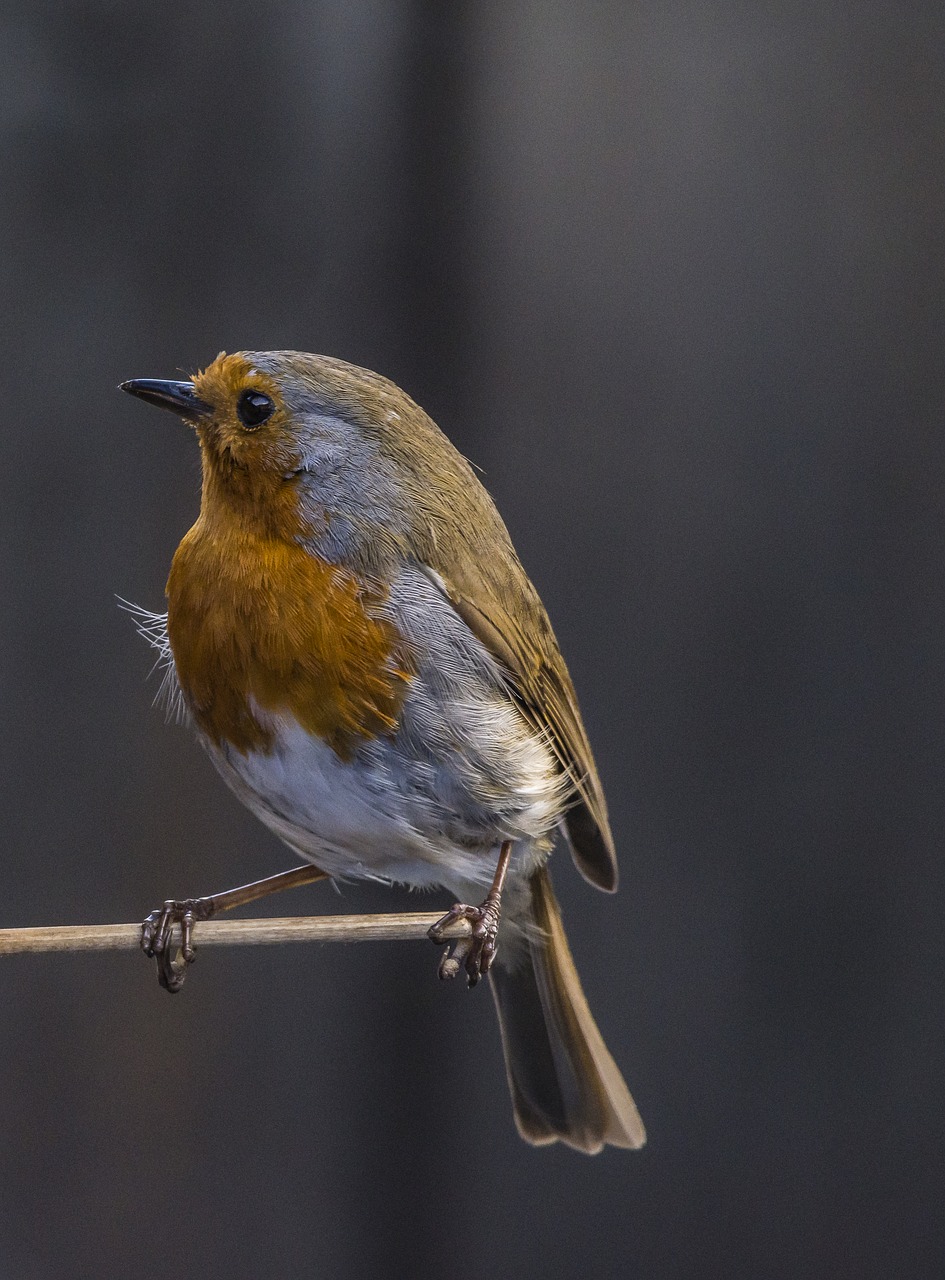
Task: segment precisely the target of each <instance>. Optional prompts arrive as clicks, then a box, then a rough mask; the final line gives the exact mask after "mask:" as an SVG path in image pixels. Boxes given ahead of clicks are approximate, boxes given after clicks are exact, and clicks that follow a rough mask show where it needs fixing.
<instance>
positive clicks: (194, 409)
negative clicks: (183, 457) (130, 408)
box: [118, 378, 213, 422]
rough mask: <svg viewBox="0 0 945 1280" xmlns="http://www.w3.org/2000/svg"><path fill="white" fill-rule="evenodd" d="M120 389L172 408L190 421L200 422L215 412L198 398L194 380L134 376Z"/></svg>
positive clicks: (163, 406) (173, 411) (160, 406)
mask: <svg viewBox="0 0 945 1280" xmlns="http://www.w3.org/2000/svg"><path fill="white" fill-rule="evenodd" d="M118 390H119V391H127V392H128V394H129V395H130V396H137V397H138V399H139V400H147V402H148V404H156V405H157V406H158V408H159V409H170V410H171V412H172V413H176V414H179V415H180V417H182V418H186V419H187V421H188V422H199V421H200V419H201V418H207V417H209V416H210V414H212V413H213V407H212V406H211V405H209V404H205V403H204V402H203V400H198V399H197V397H196V395H195V394H194V384H193V383H192V382H163V381H162V380H161V379H160V378H132V380H131V381H130V382H123V383H122V384H121V386H120V387H119V388H118Z"/></svg>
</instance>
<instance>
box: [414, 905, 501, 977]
mask: <svg viewBox="0 0 945 1280" xmlns="http://www.w3.org/2000/svg"><path fill="white" fill-rule="evenodd" d="M501 901H502V895H501V893H497V892H495V890H490V891H489V894H488V895H487V897H486V900H485V902H483V904H482V906H481V907H468V906H466V904H465V903H463V902H456V903H454V904H453V906H451V907H450V909H449V911H447V913H446V915H445V916H443V917H442V919H440V920H437V922H436V924H434V925H431V926H430V928H429V930H428V936H429V938H430V939H431V940H432V941H433V942H436V943H443V942H449V941H450V939H448V938H444V936H443V932H444V930H445V929H446V928H447V926H448V925H451V924H455V923H456V921H457V920H468V921H469V923H470V924H471V925H472V932H471V933H470V934H469V935H468V936H467V937H464V938H456V939H455V940H453V941H452V942H451V945H450V948H449V950H448V951H447V952H446V954H445V955H444V956H443V959H442V960H441V961H440V968H439V974H440V978H441V979H443V980H446V979H448V978H455V977H456V975H457V974H458V973H459V971H460V968H464V969H465V970H466V980H467V982H468V984H469V986H471V987H474V986H475V985H476V983H477V982H478V981H479V979H480V978H481V977H483V975H484V974H487V973H488V972H489V970H490V969H491V968H492V962H493V960H494V959H495V955H496V950H497V949H498V941H497V939H498V934H499V913H500V906H501Z"/></svg>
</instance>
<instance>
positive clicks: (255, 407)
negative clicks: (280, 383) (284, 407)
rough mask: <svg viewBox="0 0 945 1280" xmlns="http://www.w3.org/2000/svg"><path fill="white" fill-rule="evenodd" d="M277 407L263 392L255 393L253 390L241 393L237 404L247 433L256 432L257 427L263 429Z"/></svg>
mask: <svg viewBox="0 0 945 1280" xmlns="http://www.w3.org/2000/svg"><path fill="white" fill-rule="evenodd" d="M275 407H276V406H275V405H274V404H273V403H272V401H271V400H270V399H269V397H268V396H264V395H263V393H262V392H261V391H253V389H252V388H250V389H249V390H247V391H243V392H241V393H240V398H239V399H238V400H237V402H236V412H237V414H238V415H239V420H240V422H242V424H243V426H244V427H245V428H246V430H247V431H255V430H256V428H257V427H261V426H262V424H263V423H264V422H265V421H266V419H267V418H268V417H270V415H271V414H272V411H273V409H275Z"/></svg>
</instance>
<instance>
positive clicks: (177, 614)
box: [167, 355, 410, 758]
mask: <svg viewBox="0 0 945 1280" xmlns="http://www.w3.org/2000/svg"><path fill="white" fill-rule="evenodd" d="M194 386H195V389H196V393H197V396H198V397H199V398H200V399H201V400H204V401H205V402H206V403H208V404H210V405H212V406H213V408H214V410H215V412H214V416H213V418H212V419H211V420H210V421H208V422H207V423H206V424H201V425H200V427H199V428H198V432H199V435H200V444H201V453H202V458H203V497H202V503H201V510H200V517H199V519H198V520H197V523H196V524H195V525H194V527H193V528H192V529H191V530H190V532H189V533H188V534H187V536H186V537H185V538H184V540H183V542H182V543H181V545H180V546H179V547H178V549H177V553H176V555H175V556H174V562H173V564H172V566H171V573H170V577H169V579H168V583H167V596H168V635H169V638H170V642H171V648H172V650H173V653H174V662H175V666H176V668H177V675H178V679H179V680H180V684H181V688H182V690H183V692H184V696H185V698H186V700H187V703H188V705H189V706H190V708H191V711H192V712H193V715H194V718H195V719H196V721H197V723H198V725H199V726H200V728H201V729H202V730H203V732H204V733H206V735H207V736H208V737H209V738H210V739H211V741H213V742H214V743H216V744H217V745H218V746H220V745H222V744H223V743H225V742H226V743H229V744H230V745H231V746H233V747H235V748H236V750H238V751H241V752H244V753H245V752H247V751H251V750H262V751H268V750H270V749H271V748H272V746H273V731H272V729H271V728H270V727H269V726H268V725H267V723H266V721H267V716H266V714H265V713H267V712H269V713H280V712H287V713H289V714H291V715H292V716H293V717H294V718H295V719H296V720H297V721H298V722H299V724H301V725H302V727H303V728H305V729H307V730H308V731H309V732H310V733H313V734H316V735H317V736H318V737H320V738H322V739H323V740H324V741H325V742H327V743H329V745H330V746H331V747H332V748H333V749H334V750H335V751H336V752H337V753H338V754H339V755H340V756H341V757H342V758H348V757H349V756H350V755H351V753H352V751H353V749H354V747H355V745H356V744H357V741H358V740H359V739H362V738H370V737H376V736H377V735H378V734H380V733H384V732H388V731H390V730H391V729H393V728H394V727H395V726H396V723H397V717H398V714H399V712H400V707H401V703H402V702H403V698H404V694H405V692H406V688H407V682H408V681H409V678H410V676H409V663H408V659H407V654H406V646H405V644H404V642H403V640H402V639H401V637H400V636H399V635H398V634H397V632H396V630H395V628H394V627H393V626H392V625H391V624H390V623H388V622H385V621H383V620H381V619H378V618H376V617H372V616H371V615H370V614H369V613H368V608H369V607H370V606H371V605H372V604H373V605H376V604H377V603H379V602H380V600H381V598H382V594H381V593H380V592H379V591H373V593H372V591H371V590H370V589H367V588H365V587H364V585H362V584H359V583H358V582H357V581H356V579H355V578H354V577H353V575H352V574H350V573H349V572H347V571H345V570H343V569H341V568H339V567H338V566H335V565H330V564H327V563H326V562H325V561H323V560H320V559H319V558H318V557H317V556H315V555H313V554H312V553H311V552H310V551H308V550H306V548H305V547H304V546H302V545H301V542H302V540H303V539H304V538H305V536H306V535H310V534H311V533H312V531H313V529H314V528H315V527H317V525H318V522H319V519H320V518H321V517H320V513H319V511H318V510H317V509H315V508H314V507H311V509H309V508H308V507H307V509H306V512H305V514H304V515H303V513H302V511H301V510H300V507H299V501H298V499H299V491H298V486H297V483H296V482H295V481H294V480H293V479H292V478H291V472H292V467H293V465H294V463H295V453H294V441H293V432H292V422H291V417H290V414H289V411H288V410H287V409H286V407H285V406H284V404H283V403H282V400H281V397H280V395H279V391H278V388H277V387H276V385H275V383H274V382H273V380H272V379H271V378H269V377H268V376H267V375H265V374H262V373H260V372H258V371H257V370H254V369H253V368H252V367H251V365H250V364H249V362H248V361H247V360H246V359H245V358H244V357H243V356H239V355H234V356H227V355H220V356H218V357H217V359H216V360H215V361H214V362H213V364H211V365H210V366H208V368H207V369H206V370H205V371H204V372H203V373H201V374H198V375H197V376H196V377H195V378H194ZM247 389H251V390H252V389H256V390H259V391H261V392H263V393H264V394H265V395H268V396H269V397H270V398H271V399H272V400H273V402H274V404H275V405H276V409H275V412H274V413H273V415H272V417H271V418H269V419H267V421H266V422H265V424H264V425H263V426H262V427H261V428H260V430H258V431H253V432H246V431H245V430H241V429H240V426H239V420H238V418H237V415H236V404H237V401H238V398H239V395H240V393H241V392H242V391H244V390H247Z"/></svg>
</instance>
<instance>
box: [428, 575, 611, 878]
mask: <svg viewBox="0 0 945 1280" xmlns="http://www.w3.org/2000/svg"><path fill="white" fill-rule="evenodd" d="M507 569H511V571H512V576H514V577H515V578H517V579H518V581H516V582H515V583H514V584H508V585H510V586H513V585H514V587H515V589H516V590H515V601H516V606H517V607H516V615H517V616H513V614H512V612H511V611H510V610H509V609H506V608H503V606H502V604H501V602H500V600H499V599H498V598H497V596H498V594H499V591H501V587H499V584H497V583H495V582H494V581H493V582H490V581H489V579H488V578H487V577H486V576H485V575H484V574H483V575H482V576H481V577H480V576H479V575H478V574H477V575H476V580H475V582H464V583H463V584H462V585H460V584H458V583H456V582H454V581H450V580H448V579H446V578H445V577H444V576H443V574H442V572H439V571H438V572H437V578H439V580H440V582H441V584H442V585H443V587H444V588H445V591H446V594H447V597H448V598H449V600H450V601H451V603H452V605H453V608H454V609H455V610H456V612H457V613H458V614H459V616H460V617H461V618H462V619H463V621H464V622H465V623H466V625H467V626H468V627H469V629H470V631H472V633H473V634H474V635H475V636H477V637H478V639H479V640H481V641H482V643H483V644H484V645H485V646H486V648H487V649H488V650H489V651H490V653H492V654H493V656H494V657H495V658H497V659H498V661H499V662H500V663H501V664H502V666H503V667H504V668H505V670H506V671H507V672H508V676H509V688H510V692H511V693H512V695H513V696H514V698H515V700H516V702H517V703H518V705H519V706H520V708H521V710H522V712H523V713H524V715H525V716H526V717H527V719H528V720H529V721H530V722H531V723H532V724H533V725H534V726H535V728H536V729H538V730H539V731H540V732H541V733H543V734H546V735H547V737H548V740H549V741H550V743H551V745H552V748H553V750H554V752H555V755H556V756H557V757H558V760H559V761H560V762H561V767H562V769H563V770H565V771H566V772H567V773H568V774H570V776H571V778H572V779H573V781H574V788H575V796H574V802H573V804H572V806H571V808H569V809H568V811H567V813H566V814H565V819H564V824H565V830H566V832H567V835H568V841H569V843H570V846H571V853H572V856H573V858H574V862H575V865H576V866H577V868H578V870H579V871H580V872H581V874H582V875H583V876H584V877H585V879H587V880H589V881H590V882H591V884H593V885H596V886H597V888H599V889H604V890H606V891H607V892H609V893H613V892H614V891H615V890H616V888H617V855H616V852H615V850H614V838H613V836H612V834H611V831H610V823H609V822H608V819H607V802H606V801H605V799H604V791H603V788H602V786H601V782H600V778H599V776H598V773H597V766H596V765H595V763H594V756H593V754H592V752H591V745H590V743H589V742H588V739H587V732H586V731H585V728H584V724H583V721H582V720H581V713H580V711H579V710H578V704H577V695H576V693H575V692H574V685H573V684H572V683H571V677H570V675H569V674H568V669H567V667H566V665H565V661H564V658H563V657H562V656H561V650H560V649H559V648H558V642H557V640H556V639H555V635H554V632H553V631H552V629H551V623H550V622H549V620H548V615H547V613H546V612H545V607H544V605H543V604H542V603H541V600H540V598H539V596H538V593H537V591H536V590H535V588H534V587H533V586H532V584H531V582H530V581H529V579H528V577H527V575H526V574H525V571H524V569H522V567H521V565H520V564H519V562H518V560H517V559H515V560H514V562H513V564H511V565H508V566H507ZM502 585H503V586H504V585H506V584H504V583H503V584H502ZM497 587H499V590H497V589H496V588H497ZM502 594H504V592H503V593H502Z"/></svg>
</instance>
